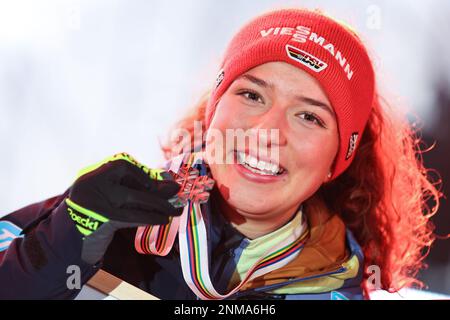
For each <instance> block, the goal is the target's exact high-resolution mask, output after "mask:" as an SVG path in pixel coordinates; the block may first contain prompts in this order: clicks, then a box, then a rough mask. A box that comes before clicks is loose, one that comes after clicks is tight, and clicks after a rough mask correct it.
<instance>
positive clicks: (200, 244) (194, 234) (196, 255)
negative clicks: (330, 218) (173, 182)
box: [135, 154, 309, 300]
mask: <svg viewBox="0 0 450 320" xmlns="http://www.w3.org/2000/svg"><path fill="white" fill-rule="evenodd" d="M199 159H200V160H201V155H199V154H192V155H191V156H189V157H188V159H187V161H186V163H188V164H189V165H192V164H195V163H196V161H198V160H199ZM182 163H183V161H180V159H175V161H173V162H172V164H171V168H170V169H171V170H172V171H174V172H177V170H178V168H179V167H180V166H181V164H182ZM177 234H178V242H179V248H180V261H181V268H182V271H183V277H184V280H185V281H186V284H187V285H188V286H189V288H191V290H192V291H193V292H194V293H195V294H196V295H197V296H198V297H199V298H201V299H204V300H218V299H225V298H227V297H229V296H231V295H233V294H234V293H235V292H237V291H239V289H240V288H241V287H242V286H243V285H245V284H246V283H247V282H249V281H251V280H252V279H254V278H256V277H259V276H262V275H264V274H266V273H269V272H271V271H273V270H276V269H278V268H281V267H282V266H285V265H286V264H288V263H289V262H290V261H292V260H293V259H295V257H297V255H298V254H299V253H300V251H301V249H302V248H303V246H304V244H305V242H306V241H307V239H308V237H309V230H308V227H307V224H306V220H305V219H304V217H302V223H301V224H299V225H298V226H297V227H295V229H294V230H293V232H292V234H291V235H289V236H288V237H287V238H286V239H284V240H283V241H281V242H279V243H278V244H277V245H275V246H273V247H272V248H270V249H269V250H268V251H267V252H266V253H265V254H263V255H262V257H261V258H260V259H258V260H257V261H256V263H255V264H254V265H253V266H252V267H251V268H250V269H249V270H248V271H247V273H246V274H245V276H244V278H243V279H242V280H241V282H240V283H238V284H237V285H236V286H235V287H234V288H233V289H232V290H231V291H229V292H228V293H226V294H220V293H219V292H217V290H216V289H215V288H214V285H213V284H212V282H211V278H210V275H209V256H208V247H207V244H208V241H207V233H206V226H205V219H204V216H203V214H202V212H201V208H200V205H199V204H198V203H192V202H191V201H188V205H186V206H185V207H184V210H183V213H182V215H181V216H179V217H174V218H173V219H171V220H170V222H169V223H168V224H167V225H161V226H146V227H139V228H138V231H137V233H136V238H135V247H136V250H137V251H138V252H140V253H142V254H154V255H160V256H165V255H167V254H168V253H169V252H170V250H171V249H172V246H173V244H174V241H175V238H176V236H177Z"/></svg>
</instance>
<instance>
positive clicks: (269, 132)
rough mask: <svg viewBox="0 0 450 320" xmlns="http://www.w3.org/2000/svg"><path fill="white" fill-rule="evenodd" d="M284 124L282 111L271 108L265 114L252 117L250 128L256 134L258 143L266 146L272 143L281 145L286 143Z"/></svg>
mask: <svg viewBox="0 0 450 320" xmlns="http://www.w3.org/2000/svg"><path fill="white" fill-rule="evenodd" d="M286 126H287V123H286V122H285V119H284V113H283V112H282V111H281V110H279V109H276V108H271V110H269V111H268V112H266V113H265V114H263V115H260V116H258V117H257V118H256V119H254V122H253V124H252V126H251V129H252V131H254V134H255V135H257V137H258V141H259V145H263V146H267V147H271V146H272V145H277V146H283V145H285V144H286V143H287V139H286V135H285V132H284V131H285V130H286Z"/></svg>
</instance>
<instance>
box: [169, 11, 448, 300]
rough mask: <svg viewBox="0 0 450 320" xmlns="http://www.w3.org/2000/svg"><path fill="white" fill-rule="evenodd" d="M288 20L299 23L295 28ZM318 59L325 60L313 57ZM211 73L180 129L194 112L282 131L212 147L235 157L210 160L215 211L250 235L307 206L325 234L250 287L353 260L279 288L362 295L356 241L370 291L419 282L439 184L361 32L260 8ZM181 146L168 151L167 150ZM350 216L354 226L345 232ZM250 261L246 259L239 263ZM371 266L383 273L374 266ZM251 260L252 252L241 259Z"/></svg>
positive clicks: (211, 119) (198, 117)
mask: <svg viewBox="0 0 450 320" xmlns="http://www.w3.org/2000/svg"><path fill="white" fill-rule="evenodd" d="M281 25H283V26H287V25H288V26H289V27H290V28H289V30H291V31H292V30H294V29H295V30H297V33H296V36H293V34H292V32H286V31H283V30H285V29H286V28H281V27H278V26H281ZM269 31H270V32H269ZM325 39H327V40H325ZM325 42H326V43H325ZM292 48H294V49H295V52H294V53H295V55H294V53H293V50H294V49H292ZM288 49H289V50H288ZM330 50H333V52H331V51H330ZM335 50H338V51H335ZM336 52H337V55H336V54H335V53H336ZM331 53H332V54H331ZM344 56H345V57H348V59H347V58H344ZM313 59H314V61H316V62H317V63H318V64H317V63H316V64H314V65H313V64H311V63H310V62H311V61H313ZM319 64H320V68H315V66H317V65H319ZM350 65H351V67H350ZM350 68H351V70H350ZM216 83H217V84H216V87H215V88H214V90H213V91H212V92H211V93H210V94H207V95H205V96H204V97H203V98H202V100H201V101H200V102H199V104H198V105H197V106H196V107H195V108H194V109H193V110H191V111H190V113H189V114H188V115H186V117H185V118H184V119H182V120H180V121H179V122H178V123H177V128H180V127H181V128H184V129H186V130H187V131H189V132H192V123H193V122H194V121H201V122H202V124H203V127H204V129H205V130H211V129H216V130H219V131H221V132H225V131H226V130H227V129H247V130H248V129H278V130H279V136H278V137H277V139H274V140H271V139H259V140H258V141H259V142H260V143H259V144H258V145H257V146H256V148H248V147H244V148H243V149H240V150H239V149H238V150H234V146H231V147H230V146H227V145H220V146H217V147H218V148H223V149H224V150H223V154H226V153H227V152H228V153H229V152H237V154H238V158H237V163H235V164H228V163H223V164H217V163H210V165H209V168H210V170H211V173H212V176H213V177H214V179H215V181H216V183H217V186H218V188H217V189H216V190H215V192H216V193H217V194H216V195H215V197H214V199H216V201H217V202H218V208H219V209H218V211H220V212H221V213H222V215H224V216H225V217H226V219H227V221H229V222H230V224H231V225H232V226H233V227H234V228H235V229H236V230H238V231H239V232H240V233H242V234H243V235H245V236H246V237H247V238H248V239H250V241H251V242H250V243H252V241H253V242H254V243H259V240H258V239H265V238H266V237H267V235H273V234H276V233H277V232H278V231H277V230H280V228H282V227H283V226H286V225H289V224H291V223H292V221H294V220H293V218H294V217H296V216H297V214H298V213H299V212H300V213H301V214H303V215H304V216H306V217H307V219H308V222H309V227H310V230H311V232H312V233H313V234H314V237H313V238H314V240H313V241H312V242H317V243H318V244H319V245H318V248H316V250H319V252H321V258H322V259H325V260H326V261H327V262H323V261H320V260H321V258H319V257H318V256H317V254H311V253H310V251H309V248H305V249H304V250H303V251H302V252H301V253H300V254H299V256H298V260H299V261H302V263H295V262H291V263H290V264H288V265H287V266H286V268H287V270H289V272H288V271H285V272H280V271H279V270H278V271H272V272H271V273H268V274H266V275H264V276H261V277H260V278H258V279H256V280H254V281H253V282H252V283H251V284H247V285H246V286H244V287H246V288H253V289H255V288H258V287H263V286H265V285H268V284H270V285H271V284H280V283H282V282H283V278H284V277H286V276H287V275H289V276H292V277H293V278H295V277H297V278H302V276H304V275H308V276H311V275H313V276H316V275H318V274H321V273H323V271H324V270H328V271H330V270H331V272H332V270H333V268H334V270H336V267H337V266H341V267H342V266H346V267H347V272H346V273H344V274H346V275H347V277H344V279H345V281H343V282H341V283H340V284H338V285H337V284H332V285H331V286H326V285H325V286H324V285H322V284H321V283H323V282H321V281H322V280H319V281H317V282H314V281H306V283H307V284H306V285H305V283H303V284H300V283H297V285H295V284H294V283H292V284H290V285H287V286H286V287H284V289H283V288H280V289H278V291H277V292H285V293H286V292H289V293H302V294H306V293H315V294H317V293H322V294H324V293H325V292H327V291H328V290H329V291H332V290H333V289H334V290H335V289H337V288H341V289H343V288H347V290H345V289H344V290H341V291H340V292H341V293H343V294H344V296H346V297H351V298H356V297H357V295H353V294H350V292H352V290H349V288H351V285H349V283H353V285H355V282H354V280H355V278H352V276H349V274H352V273H353V276H356V273H355V269H354V268H353V270H352V268H350V267H349V266H350V265H352V263H353V262H354V261H353V262H350V261H351V257H352V256H353V257H354V256H357V254H356V252H357V251H358V250H356V249H355V248H357V247H358V245H359V246H361V249H362V252H363V256H364V259H361V260H360V261H359V263H360V265H359V268H360V270H359V272H357V273H358V274H362V278H359V280H357V282H358V284H357V285H356V287H360V288H362V289H363V290H364V297H366V298H368V297H369V294H370V291H371V290H373V289H385V290H389V291H397V290H399V289H401V288H403V287H408V286H412V285H419V286H420V285H421V283H420V281H418V280H417V279H416V275H417V273H418V271H419V270H420V268H422V267H423V265H422V261H423V259H424V258H425V255H424V254H423V252H424V249H426V248H429V247H430V246H431V244H432V242H433V239H434V235H433V232H432V230H433V226H432V225H431V223H430V221H429V219H430V217H431V216H432V215H433V214H434V213H435V212H436V211H437V208H438V205H439V198H440V196H441V194H440V192H439V191H438V189H437V187H436V184H437V183H435V182H433V181H431V180H430V178H429V177H428V174H427V172H428V170H426V169H425V168H424V166H423V164H422V163H421V162H420V161H417V159H420V154H421V152H422V151H421V149H420V148H419V145H420V139H418V138H417V137H416V135H415V134H416V133H415V132H414V131H413V129H412V127H411V126H410V125H409V124H408V121H407V119H406V117H405V116H404V115H403V114H402V113H401V112H400V111H398V110H396V109H395V108H393V107H391V106H390V105H389V104H388V103H387V102H386V101H385V100H383V98H382V97H381V96H380V95H379V93H378V92H377V90H376V88H375V86H374V72H373V71H372V63H371V61H370V59H369V57H368V56H367V53H366V50H365V48H364V46H363V44H362V42H361V40H360V39H359V38H358V36H357V35H356V34H355V32H354V31H352V30H350V29H349V28H348V27H347V26H344V25H341V24H339V23H338V22H336V21H334V20H333V19H331V18H329V17H326V16H324V15H322V14H320V13H317V12H314V13H313V12H309V11H304V10H282V11H278V12H272V13H268V14H266V15H262V16H260V17H258V18H256V19H255V20H253V21H251V22H249V23H248V24H247V25H246V26H244V28H242V29H241V30H240V32H239V33H238V34H237V35H236V36H235V37H234V38H233V39H232V41H231V43H230V45H229V46H228V48H227V51H226V53H225V56H224V60H223V62H222V65H221V70H220V72H219V77H218V81H217V82H216ZM205 144H206V146H207V145H208V136H206V137H205V141H204V142H203V145H205ZM275 144H276V147H278V150H279V162H277V163H276V164H277V165H278V168H282V171H281V172H280V171H277V173H273V174H271V175H266V174H265V173H264V172H261V168H260V163H261V161H262V160H267V162H269V163H272V162H271V159H264V158H263V157H258V152H260V151H261V149H264V148H269V149H270V148H271V147H272V148H273V147H275V146H274V145H275ZM175 146H176V144H168V145H166V146H165V147H164V149H163V150H164V151H165V152H166V154H170V153H171V151H173V150H175V149H176V148H175ZM191 147H192V150H195V149H197V150H198V149H199V146H196V145H193V144H191ZM429 205H430V206H429ZM299 208H300V211H299ZM331 225H332V226H333V227H330V226H331ZM319 226H320V227H319ZM343 226H345V227H344V228H346V229H347V237H343V234H344V233H342V232H341V231H339V230H341V228H342V227H343ZM318 230H321V231H318ZM327 230H328V232H329V233H330V234H328V236H327V235H326V232H327ZM350 234H351V235H350ZM352 236H354V237H355V240H356V241H352ZM345 238H346V240H345ZM310 241H311V240H310ZM344 243H345V245H344ZM351 248H353V251H352V249H351ZM241 259H242V258H241ZM243 264H244V265H245V263H244V262H242V260H239V262H238V269H239V266H242V265H243ZM356 264H358V263H356ZM319 266H320V268H319ZM374 266H375V267H377V268H376V270H377V271H375V273H377V274H372V272H373V271H372V270H375V269H374V268H373V267H374ZM249 267H250V264H248V263H247V269H246V268H243V270H248V268H249ZM282 269H283V268H282ZM319 270H322V272H319ZM239 274H240V276H241V277H239V276H238V277H234V278H233V279H234V282H233V281H231V283H232V284H236V283H237V282H238V280H239V279H240V280H242V279H243V275H244V272H242V271H241V272H240V273H239ZM325 278H326V277H325ZM325 278H322V279H323V281H325V280H324V279H325ZM374 278H375V279H379V280H380V282H378V283H377V282H376V281H375V282H373V281H372V280H373V279H374ZM327 279H329V278H327ZM367 279H371V281H367ZM294 282H295V281H294ZM345 284H346V285H345ZM353 289H354V288H353ZM275 291H276V290H275ZM353 292H354V291H353ZM297 297H299V296H297ZM318 297H319V296H315V298H318Z"/></svg>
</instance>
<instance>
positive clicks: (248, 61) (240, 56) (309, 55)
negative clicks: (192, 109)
mask: <svg viewBox="0 0 450 320" xmlns="http://www.w3.org/2000/svg"><path fill="white" fill-rule="evenodd" d="M271 61H284V62H287V63H289V64H291V65H293V66H296V67H297V68H300V69H302V70H304V71H306V72H308V73H309V74H311V75H312V76H313V77H314V78H316V79H317V80H318V81H319V83H320V84H321V86H322V88H323V89H324V91H325V92H326V94H327V96H328V99H329V101H330V102H331V104H332V106H333V108H334V111H335V113H336V116H337V122H338V128H339V137H340V143H339V151H338V153H337V156H336V159H335V163H334V167H333V171H332V176H331V179H334V178H336V177H337V176H339V175H340V174H341V173H342V172H343V171H344V170H345V169H347V167H348V166H349V165H350V163H351V161H352V159H353V157H354V154H355V149H356V147H357V144H358V142H359V140H360V137H361V135H362V132H363V130H364V127H365V125H366V122H367V119H368V117H369V114H370V111H371V107H372V102H373V99H374V72H373V69H372V63H371V61H370V59H369V56H368V54H367V52H366V49H365V48H364V46H363V44H362V43H361V41H360V39H359V38H358V37H357V36H356V34H355V33H353V32H352V31H351V30H350V29H349V28H347V27H345V26H343V25H342V24H340V23H338V22H337V21H335V20H333V19H331V18H329V17H326V16H324V15H322V14H320V13H318V12H312V11H308V10H304V9H283V10H277V11H272V12H269V13H266V14H264V15H261V16H259V17H256V18H255V19H253V20H252V21H250V22H249V23H247V24H246V25H245V26H244V27H243V28H242V29H241V30H240V31H239V32H238V33H237V34H236V35H235V36H234V37H233V39H232V40H231V42H230V44H229V46H228V48H227V50H226V52H225V55H224V59H223V62H222V65H221V70H220V72H219V75H218V77H217V80H216V86H215V88H214V90H213V92H212V94H211V97H210V99H209V101H208V105H207V108H206V114H205V123H206V126H207V127H209V124H210V122H211V120H212V117H213V115H214V111H215V108H216V105H217V102H218V100H219V98H220V97H221V96H222V94H223V93H224V92H225V91H226V90H227V88H228V87H229V86H230V84H231V83H232V82H233V81H234V79H236V78H237V77H238V76H240V75H241V74H243V73H245V72H246V71H248V70H250V69H252V68H254V67H256V66H258V65H261V64H263V63H267V62H271Z"/></svg>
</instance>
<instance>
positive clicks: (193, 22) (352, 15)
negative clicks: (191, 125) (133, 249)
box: [0, 0, 450, 216]
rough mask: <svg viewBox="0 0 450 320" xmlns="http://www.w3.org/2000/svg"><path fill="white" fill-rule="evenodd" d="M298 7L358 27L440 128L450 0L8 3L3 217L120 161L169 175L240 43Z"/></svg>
mask: <svg viewBox="0 0 450 320" xmlns="http://www.w3.org/2000/svg"><path fill="white" fill-rule="evenodd" d="M431 3H432V4H431ZM286 6H305V7H308V8H321V9H323V10H324V11H325V12H327V13H329V14H331V15H333V16H334V17H336V18H338V19H341V20H344V21H346V22H348V23H350V24H351V25H353V26H354V27H355V28H356V29H357V30H358V31H359V33H360V34H361V35H362V37H363V39H365V41H366V43H367V44H368V46H369V47H370V48H371V52H372V56H373V58H374V60H375V62H376V65H377V69H378V77H379V79H378V80H379V83H380V85H381V86H382V87H383V88H384V90H385V91H386V92H387V93H388V94H389V95H390V96H392V97H393V98H394V103H397V102H398V103H399V104H402V105H409V106H410V107H411V108H412V109H411V110H412V111H413V112H414V113H416V114H417V115H419V116H420V117H421V118H422V119H423V122H424V125H425V127H432V126H433V124H434V123H435V121H436V117H435V115H436V111H435V110H434V109H433V107H432V106H433V104H432V100H433V99H434V96H433V94H434V93H433V90H432V87H433V86H434V85H435V84H436V83H435V82H436V79H438V78H439V79H440V78H445V79H448V76H449V75H450V49H449V44H448V35H449V34H450V23H449V22H448V20H447V19H448V15H449V13H450V1H447V0H433V1H431V2H430V3H429V2H427V3H424V2H423V1H412V0H396V1H391V0H382V1H367V0H347V1H332V0H329V1H325V0H323V1H319V0H315V1H309V0H301V1H279V0H278V1H275V0H247V1H244V0H241V1H237V0H227V1H214V0H195V1H194V0H192V1H181V0H177V1H175V0H172V1H154V0H148V1H144V0H128V1H125V0H122V1H119V0H73V1H64V0H39V1H37V0H34V1H33V0H30V1H26V0H10V1H7V0H0V148H1V157H0V216H2V215H3V214H6V213H10V212H11V211H13V210H14V209H18V208H20V207H22V206H25V205H27V204H30V203H32V202H36V201H40V200H43V199H45V198H48V197H50V196H53V195H56V194H59V193H62V192H63V191H64V190H65V189H66V188H67V187H68V186H69V185H70V184H71V182H72V179H73V178H74V177H75V175H76V173H77V171H78V170H79V169H80V168H82V167H84V166H86V165H89V164H92V163H94V162H97V161H100V160H102V159H103V158H105V157H107V156H109V155H112V154H114V153H117V152H121V151H126V152H128V153H131V154H132V155H134V156H135V157H136V158H137V159H138V160H140V161H141V162H143V163H145V164H147V165H150V166H155V165H158V164H159V163H160V162H161V160H162V153H161V152H160V149H159V142H158V139H159V138H164V137H165V135H166V133H167V130H168V128H169V127H170V126H171V125H172V124H173V123H174V122H175V120H176V119H177V117H178V116H179V115H180V113H182V112H183V111H184V110H185V109H186V108H188V107H189V106H191V105H192V104H193V103H195V102H196V101H197V99H198V98H199V97H200V95H201V94H202V93H203V92H204V91H205V90H207V89H208V88H210V86H211V85H212V83H213V82H214V78H215V75H216V73H217V68H218V64H219V62H220V57H221V54H222V52H223V50H224V49H225V46H226V44H227V42H228V40H229V39H230V38H231V36H232V35H233V33H234V32H235V31H236V30H237V29H238V28H239V27H240V26H241V25H242V24H243V23H244V22H246V21H247V20H248V19H250V18H252V17H253V16H255V15H256V14H259V13H262V12H263V11H266V10H268V9H272V8H279V7H286Z"/></svg>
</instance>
